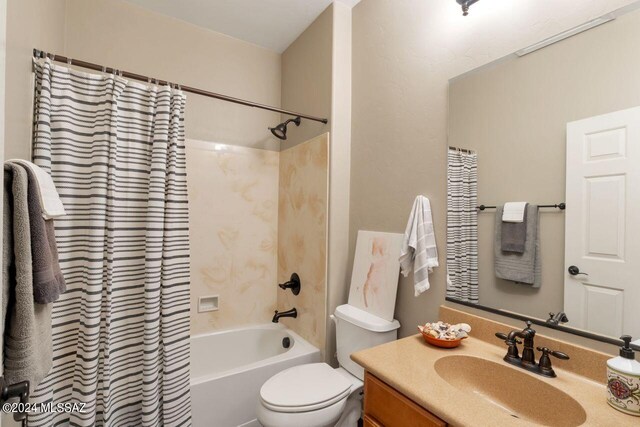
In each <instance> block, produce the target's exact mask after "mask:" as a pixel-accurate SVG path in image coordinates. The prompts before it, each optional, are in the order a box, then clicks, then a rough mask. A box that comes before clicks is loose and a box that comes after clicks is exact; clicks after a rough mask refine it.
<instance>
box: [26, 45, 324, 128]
mask: <svg viewBox="0 0 640 427" xmlns="http://www.w3.org/2000/svg"><path fill="white" fill-rule="evenodd" d="M33 56H34V58H45V57H48V58H49V59H51V60H52V61H55V62H63V63H66V64H68V65H75V66H76V67H81V68H87V69H90V70H95V71H101V72H103V73H116V74H118V75H120V76H122V77H126V78H128V79H133V80H139V81H143V82H148V83H155V84H158V85H170V86H178V87H179V88H180V89H181V90H183V91H185V92H189V93H195V94H196V95H201V96H206V97H209V98H215V99H220V100H222V101H227V102H232V103H234V104H240V105H245V106H247V107H254V108H260V109H262V110H268V111H273V112H275V113H280V114H286V115H288V116H294V117H302V118H303V119H307V120H312V121H314V122H321V123H324V124H327V122H328V120H327V119H325V118H322V117H314V116H309V115H306V114H300V113H296V112H295V111H288V110H283V109H281V108H276V107H272V106H270V105H265V104H259V103H257V102H252V101H247V100H245V99H240V98H234V97H232V96H227V95H222V94H220V93H215V92H209V91H208V90H204V89H198V88H195V87H190V86H183V85H176V84H175V83H171V82H169V81H166V80H159V79H156V78H152V77H149V76H143V75H141V74H136V73H132V72H130V71H122V70H118V69H116V68H111V67H105V66H102V65H98V64H94V63H91V62H87V61H81V60H79V59H72V58H67V57H66V56H62V55H55V54H52V53H47V52H43V51H41V50H38V49H33Z"/></svg>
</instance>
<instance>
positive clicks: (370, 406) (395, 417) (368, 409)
mask: <svg viewBox="0 0 640 427" xmlns="http://www.w3.org/2000/svg"><path fill="white" fill-rule="evenodd" d="M363 420H364V427H444V426H446V425H447V423H446V422H444V421H442V420H441V419H440V418H438V417H436V416H435V415H433V414H432V413H431V412H429V411H427V410H426V409H424V408H423V407H421V406H420V405H418V404H417V403H415V402H414V401H412V400H411V399H409V398H407V397H406V396H404V395H403V394H401V393H400V392H398V391H397V390H395V389H394V388H393V387H391V386H390V385H388V384H386V383H385V382H383V381H382V380H380V379H379V378H376V377H375V376H373V375H371V374H370V373H369V372H366V373H365V377H364V419H363Z"/></svg>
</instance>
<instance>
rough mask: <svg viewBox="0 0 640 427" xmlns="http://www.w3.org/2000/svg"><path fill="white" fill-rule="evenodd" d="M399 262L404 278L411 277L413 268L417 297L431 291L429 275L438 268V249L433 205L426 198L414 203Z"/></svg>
mask: <svg viewBox="0 0 640 427" xmlns="http://www.w3.org/2000/svg"><path fill="white" fill-rule="evenodd" d="M399 261H400V271H401V272H402V275H403V276H404V277H407V275H409V271H410V270H411V267H412V266H413V283H414V288H415V296H418V295H420V294H421V293H422V292H424V291H426V290H427V289H429V286H430V285H429V273H431V272H432V271H433V267H437V266H438V249H437V247H436V237H435V234H434V233H433V218H432V217H431V203H430V202H429V199H427V198H426V197H424V196H418V197H416V200H415V201H414V202H413V208H412V209H411V215H410V216H409V222H408V223H407V229H406V230H405V232H404V239H403V241H402V249H401V251H400V259H399Z"/></svg>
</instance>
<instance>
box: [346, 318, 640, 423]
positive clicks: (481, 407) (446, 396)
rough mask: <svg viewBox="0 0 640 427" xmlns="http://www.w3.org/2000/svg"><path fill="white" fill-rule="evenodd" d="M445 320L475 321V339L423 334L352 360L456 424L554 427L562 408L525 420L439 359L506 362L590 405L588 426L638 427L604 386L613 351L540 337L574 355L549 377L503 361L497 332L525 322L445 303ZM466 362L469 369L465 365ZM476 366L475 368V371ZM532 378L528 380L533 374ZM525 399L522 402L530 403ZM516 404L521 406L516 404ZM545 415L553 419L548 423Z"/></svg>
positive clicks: (557, 364) (539, 342)
mask: <svg viewBox="0 0 640 427" xmlns="http://www.w3.org/2000/svg"><path fill="white" fill-rule="evenodd" d="M440 318H441V319H442V320H444V321H446V322H449V323H460V322H464V323H469V324H470V325H471V327H472V331H471V337H470V338H468V339H467V340H465V341H464V342H463V344H462V345H461V346H460V347H458V348H455V349H439V348H436V347H432V346H429V345H427V344H425V343H424V340H423V339H422V337H421V336H420V335H414V336H410V337H407V338H404V339H401V340H398V341H395V342H392V343H388V344H384V345H381V346H378V347H375V348H372V349H368V350H363V351H360V352H357V353H354V354H352V355H351V358H352V359H353V360H354V361H356V362H357V363H359V364H360V365H362V366H363V367H364V368H365V369H366V371H367V372H368V373H370V374H372V375H374V376H375V377H377V378H379V379H380V380H382V381H383V382H384V383H386V384H388V385H389V386H391V387H392V388H393V389H395V390H397V391H398V392H400V393H401V394H402V395H404V396H406V397H408V398H409V399H411V400H412V401H414V402H416V403H417V404H418V405H420V406H421V407H422V408H424V409H426V410H427V411H429V412H431V413H433V414H434V415H435V416H437V417H439V418H440V419H442V420H444V421H446V422H447V423H449V424H452V425H477V426H480V425H486V426H493V425H514V426H515V425H522V426H528V425H531V426H533V425H539V424H540V423H544V424H545V425H553V418H552V417H553V414H554V412H557V411H558V410H562V409H561V408H555V406H554V405H555V403H556V402H554V401H553V400H550V401H549V411H548V412H546V411H545V412H546V413H544V414H538V415H537V416H539V417H540V418H539V419H536V420H535V421H537V423H534V422H533V421H531V420H526V419H525V418H522V419H517V418H513V417H512V416H511V415H510V414H509V413H507V412H506V411H503V410H500V409H497V408H496V407H495V406H493V405H492V404H490V403H489V402H488V401H487V400H485V399H484V398H482V397H480V396H475V395H473V394H472V392H471V391H469V392H467V391H464V390H460V389H459V388H456V387H454V386H452V385H451V384H449V383H448V382H447V381H446V380H445V379H443V378H442V377H441V376H440V375H439V374H438V372H436V367H435V364H436V361H438V360H441V359H442V358H443V357H446V356H454V355H455V356H471V357H474V358H481V359H486V360H489V361H491V362H495V363H498V364H500V365H504V367H505V369H512V370H514V371H515V374H514V375H513V378H514V381H518V378H520V379H522V378H523V377H522V375H526V376H527V377H532V379H535V380H536V381H540V382H544V383H546V384H547V385H549V386H552V387H554V388H556V389H558V390H561V391H563V392H564V393H566V394H568V395H570V396H571V397H573V399H575V400H576V401H577V402H578V403H579V404H580V405H581V406H582V408H583V409H584V412H585V415H586V419H585V421H584V425H620V426H626V425H628V426H632V425H637V422H638V419H637V418H636V417H633V416H629V415H625V414H622V413H619V412H617V411H615V410H613V409H612V408H611V407H609V405H608V404H607V401H606V388H605V384H604V383H605V378H606V376H605V372H606V364H605V362H606V360H607V359H608V358H610V357H611V355H608V354H605V353H600V352H597V351H593V350H590V349H587V348H584V347H580V346H577V345H573V344H567V343H564V342H562V341H559V340H556V339H552V338H547V337H544V336H540V335H536V343H535V344H536V346H547V347H549V348H552V349H554V350H559V351H562V352H565V353H567V354H569V356H570V357H571V359H570V360H566V361H565V360H558V359H554V360H553V364H554V369H555V371H556V372H557V374H558V377H557V378H545V377H541V376H538V375H535V374H532V373H529V372H526V371H524V370H522V369H518V368H515V367H511V365H508V364H507V363H506V362H503V360H502V358H503V357H504V355H505V353H506V350H507V348H506V345H504V342H503V341H501V340H499V339H497V338H496V337H495V336H494V334H495V332H509V331H511V330H513V329H522V326H523V325H520V324H518V323H517V322H516V323H514V324H512V325H507V324H504V323H500V322H495V321H492V320H488V319H484V318H481V317H478V316H474V315H470V314H468V313H465V312H462V311H458V310H455V309H452V308H449V307H445V306H441V308H440ZM536 358H538V355H536ZM460 366H461V367H462V368H463V369H464V366H465V365H460ZM472 368H473V367H471V366H470V367H469V369H472ZM499 371H504V372H507V373H508V374H509V375H510V374H511V373H512V372H511V371H505V370H504V369H500V370H496V372H499ZM470 374H471V372H470ZM518 374H521V375H518ZM526 379H527V381H528V379H529V378H526ZM532 392H535V391H532ZM510 398H511V399H513V400H516V399H522V400H524V401H525V402H528V401H530V396H528V395H522V396H520V395H515V396H511V397H510ZM549 399H552V398H551V397H550V398H549ZM522 400H520V401H519V404H522V405H524V404H525V403H524V402H523V401H522ZM461 402H463V404H461ZM513 406H516V405H515V402H514V405H512V407H513ZM545 417H549V418H547V419H546V422H545ZM576 425H577V424H576Z"/></svg>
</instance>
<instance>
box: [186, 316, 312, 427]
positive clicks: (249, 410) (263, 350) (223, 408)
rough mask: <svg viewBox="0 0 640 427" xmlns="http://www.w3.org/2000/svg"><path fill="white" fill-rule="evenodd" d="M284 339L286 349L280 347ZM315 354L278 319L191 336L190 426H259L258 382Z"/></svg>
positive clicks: (309, 346) (310, 347) (308, 345)
mask: <svg viewBox="0 0 640 427" xmlns="http://www.w3.org/2000/svg"><path fill="white" fill-rule="evenodd" d="M285 338H289V341H290V346H289V348H284V346H283V339H285ZM320 359H321V358H320V350H318V349H317V348H316V347H314V346H312V345H311V344H309V343H308V342H307V341H305V340H304V339H302V338H301V337H300V336H299V335H298V334H296V333H295V332H293V331H291V330H289V329H287V328H285V327H284V326H283V325H280V324H266V325H255V326H248V327H243V328H238V329H231V330H226V331H219V332H213V333H208V334H202V335H196V336H193V337H191V410H192V417H193V426H194V427H236V426H243V427H248V426H259V424H258V422H257V420H256V405H257V404H258V399H259V396H260V387H262V384H264V382H265V381H266V380H268V379H269V378H270V377H271V376H273V375H274V374H276V373H278V372H280V371H282V370H283V369H286V368H289V367H291V366H295V365H301V364H304V363H314V362H320V361H321V360H320Z"/></svg>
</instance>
